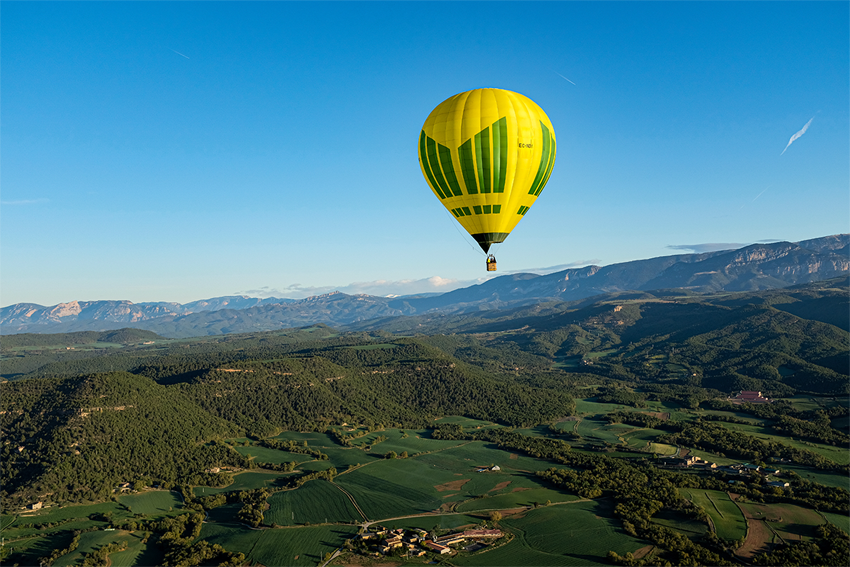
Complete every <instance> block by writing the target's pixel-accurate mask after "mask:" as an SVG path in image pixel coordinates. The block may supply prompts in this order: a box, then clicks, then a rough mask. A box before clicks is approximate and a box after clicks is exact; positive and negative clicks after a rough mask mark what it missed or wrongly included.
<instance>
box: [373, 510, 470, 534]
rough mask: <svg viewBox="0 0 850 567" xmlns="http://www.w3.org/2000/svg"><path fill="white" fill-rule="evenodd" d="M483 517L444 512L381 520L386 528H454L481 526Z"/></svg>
mask: <svg viewBox="0 0 850 567" xmlns="http://www.w3.org/2000/svg"><path fill="white" fill-rule="evenodd" d="M482 520H483V518H479V517H478V516H470V515H467V514H444V515H441V516H422V517H419V518H404V519H402V520H390V521H388V522H381V525H382V526H384V527H385V528H389V529H395V528H408V529H414V528H421V529H423V530H429V531H430V530H454V529H458V528H462V527H469V528H472V526H476V527H479V526H480V524H481V522H482Z"/></svg>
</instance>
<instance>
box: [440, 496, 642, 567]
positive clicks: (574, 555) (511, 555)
mask: <svg viewBox="0 0 850 567" xmlns="http://www.w3.org/2000/svg"><path fill="white" fill-rule="evenodd" d="M501 524H502V525H503V526H504V527H506V528H508V529H510V531H511V532H513V533H514V534H515V537H514V539H513V541H511V542H510V543H508V544H506V545H504V546H501V547H496V548H495V549H492V550H489V551H485V552H479V553H477V554H473V555H470V556H463V555H461V556H458V557H457V558H455V559H453V560H452V562H453V563H455V564H457V565H463V566H466V565H469V566H479V565H480V566H482V567H483V566H492V567H500V566H516V565H535V566H549V565H552V566H555V565H571V566H584V565H609V563H607V562H606V560H605V556H606V555H607V554H608V551H612V550H613V551H616V552H617V553H619V554H621V555H625V554H626V553H628V552H634V551H637V550H638V549H640V548H641V547H644V546H645V545H646V542H644V541H642V540H639V539H637V538H634V537H632V536H630V535H628V534H626V533H625V532H623V531H622V529H621V528H619V522H618V521H617V520H616V519H614V518H613V517H612V515H611V511H610V510H608V509H607V508H606V507H605V506H604V505H603V504H600V503H599V502H595V501H581V502H578V501H577V502H571V503H566V504H553V505H551V506H545V507H543V508H537V509H535V510H531V511H529V512H528V513H526V514H523V515H520V516H518V517H510V518H507V519H505V520H502V522H501Z"/></svg>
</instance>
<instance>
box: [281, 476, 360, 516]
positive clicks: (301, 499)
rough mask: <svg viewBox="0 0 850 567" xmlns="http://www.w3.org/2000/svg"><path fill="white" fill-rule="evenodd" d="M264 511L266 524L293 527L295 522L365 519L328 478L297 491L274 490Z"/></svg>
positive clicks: (312, 482) (307, 484) (311, 482)
mask: <svg viewBox="0 0 850 567" xmlns="http://www.w3.org/2000/svg"><path fill="white" fill-rule="evenodd" d="M268 502H269V509H268V510H267V511H266V512H265V514H264V515H265V521H264V523H266V524H277V525H279V526H292V525H296V524H321V523H327V522H331V523H336V522H338V523H348V522H362V521H363V517H362V516H361V515H360V514H358V513H357V510H356V509H355V508H354V505H353V504H352V503H351V501H350V500H349V499H348V497H347V496H346V495H345V494H344V493H343V492H342V491H341V490H340V489H339V488H337V487H336V486H334V485H333V484H331V483H330V482H328V481H326V480H313V481H310V482H308V483H306V484H304V485H303V486H301V487H300V488H297V489H295V490H285V491H282V492H275V493H274V494H272V495H271V496H270V497H269V499H268Z"/></svg>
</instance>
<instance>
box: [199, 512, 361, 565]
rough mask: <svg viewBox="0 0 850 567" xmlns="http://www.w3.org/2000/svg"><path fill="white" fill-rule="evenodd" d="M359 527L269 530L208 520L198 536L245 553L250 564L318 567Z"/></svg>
mask: <svg viewBox="0 0 850 567" xmlns="http://www.w3.org/2000/svg"><path fill="white" fill-rule="evenodd" d="M357 529H358V528H356V527H353V526H352V527H348V526H310V527H298V528H278V529H269V530H246V529H244V528H240V527H236V526H230V525H221V524H213V523H205V524H204V526H203V528H202V529H201V535H200V537H199V539H205V540H207V541H208V542H209V543H210V544H219V545H221V546H222V547H224V548H225V549H227V550H228V551H231V552H235V553H244V554H245V556H246V564H248V565H274V566H276V567H286V566H290V565H292V566H296V565H297V566H300V565H307V566H310V567H315V566H316V565H319V564H320V563H321V562H322V558H323V557H324V556H325V554H326V553H329V552H333V551H334V550H336V549H338V548H339V547H341V546H342V544H343V543H344V542H345V540H347V539H350V538H351V537H353V536H354V535H355V534H356V533H357Z"/></svg>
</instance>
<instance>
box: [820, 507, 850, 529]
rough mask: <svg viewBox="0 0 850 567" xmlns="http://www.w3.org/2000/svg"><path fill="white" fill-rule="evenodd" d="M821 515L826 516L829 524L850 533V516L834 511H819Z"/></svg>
mask: <svg viewBox="0 0 850 567" xmlns="http://www.w3.org/2000/svg"><path fill="white" fill-rule="evenodd" d="M821 515H822V516H823V517H824V518H826V520H827V521H828V522H829V523H830V524H833V525H835V526H838V527H839V528H841V529H842V530H844V531H845V532H846V533H848V534H850V516H845V515H843V514H836V513H834V512H821Z"/></svg>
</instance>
